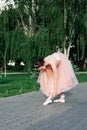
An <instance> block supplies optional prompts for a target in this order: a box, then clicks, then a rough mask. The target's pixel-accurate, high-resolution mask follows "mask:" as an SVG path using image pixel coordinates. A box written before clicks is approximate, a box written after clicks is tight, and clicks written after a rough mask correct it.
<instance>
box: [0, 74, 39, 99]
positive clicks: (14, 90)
mask: <svg viewBox="0 0 87 130" xmlns="http://www.w3.org/2000/svg"><path fill="white" fill-rule="evenodd" d="M38 90H39V84H38V83H37V82H36V79H31V77H30V75H29V74H23V75H22V74H19V75H17V74H14V75H7V77H6V78H5V77H4V76H3V77H2V79H0V97H7V96H13V95H18V94H22V93H27V92H32V91H38Z"/></svg>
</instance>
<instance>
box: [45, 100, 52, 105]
mask: <svg viewBox="0 0 87 130" xmlns="http://www.w3.org/2000/svg"><path fill="white" fill-rule="evenodd" d="M50 103H52V100H51V99H47V100H46V101H45V102H44V103H43V105H44V106H46V105H48V104H50Z"/></svg>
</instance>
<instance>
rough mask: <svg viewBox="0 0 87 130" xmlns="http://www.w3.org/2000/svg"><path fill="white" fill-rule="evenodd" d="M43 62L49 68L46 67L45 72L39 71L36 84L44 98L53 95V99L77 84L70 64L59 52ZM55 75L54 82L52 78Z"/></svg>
mask: <svg viewBox="0 0 87 130" xmlns="http://www.w3.org/2000/svg"><path fill="white" fill-rule="evenodd" d="M44 60H45V63H47V64H50V66H51V67H47V68H46V70H45V71H40V74H39V77H38V82H39V83H40V89H41V91H42V92H43V93H44V94H45V95H46V96H49V95H50V94H53V97H56V96H57V95H58V94H60V93H62V92H65V91H67V90H70V89H71V88H73V87H75V86H76V85H77V84H78V81H77V78H76V76H75V73H74V71H73V68H72V65H71V62H70V61H69V60H68V58H67V57H66V56H65V55H64V54H62V53H60V52H57V53H53V54H51V55H49V56H47V57H46V58H45V59H44ZM55 73H56V80H55V78H54V74H55Z"/></svg>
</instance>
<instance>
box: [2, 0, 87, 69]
mask: <svg viewBox="0 0 87 130" xmlns="http://www.w3.org/2000/svg"><path fill="white" fill-rule="evenodd" d="M7 1H9V0H7ZM14 4H15V8H13V7H12V6H10V7H9V9H8V10H7V12H9V13H8V15H7V16H6V17H5V18H6V19H4V20H5V25H6V26H4V25H3V23H2V21H1V25H0V27H1V26H2V28H3V26H4V27H5V28H6V29H5V30H6V32H8V33H6V34H8V36H2V35H0V36H1V37H2V41H3V44H4V43H5V42H4V41H6V45H9V47H8V48H9V49H7V50H8V51H7V52H8V53H7V54H9V58H11V59H14V60H16V59H17V58H22V59H23V60H24V62H25V63H26V69H27V70H28V71H30V70H31V68H32V67H33V62H34V60H35V59H36V58H37V57H39V56H44V57H45V56H47V55H48V54H51V53H53V52H55V51H56V48H62V50H63V52H64V53H65V54H66V55H67V57H74V58H73V59H75V61H78V60H79V59H81V60H82V59H84V57H85V56H86V48H87V43H86V39H87V23H86V21H87V6H86V5H87V2H86V1H85V0H72V1H67V0H29V1H26V0H14ZM3 16H4V14H3ZM13 16H14V17H13ZM7 17H8V18H7ZM7 19H8V21H7V22H6V20H7ZM2 32H3V30H2ZM6 37H8V40H5V39H7V38H6ZM8 41H10V42H9V43H10V44H7V43H8ZM1 43H2V42H1ZM73 47H74V48H73ZM3 49H4V48H3ZM3 49H2V50H3ZM72 50H73V51H72ZM2 52H3V51H2ZM75 55H76V57H75ZM6 57H7V56H6Z"/></svg>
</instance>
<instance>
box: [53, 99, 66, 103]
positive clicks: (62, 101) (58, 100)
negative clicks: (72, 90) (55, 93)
mask: <svg viewBox="0 0 87 130" xmlns="http://www.w3.org/2000/svg"><path fill="white" fill-rule="evenodd" d="M54 102H61V103H65V99H61V98H60V99H56V100H54Z"/></svg>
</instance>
